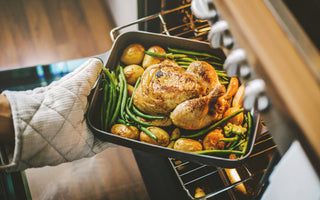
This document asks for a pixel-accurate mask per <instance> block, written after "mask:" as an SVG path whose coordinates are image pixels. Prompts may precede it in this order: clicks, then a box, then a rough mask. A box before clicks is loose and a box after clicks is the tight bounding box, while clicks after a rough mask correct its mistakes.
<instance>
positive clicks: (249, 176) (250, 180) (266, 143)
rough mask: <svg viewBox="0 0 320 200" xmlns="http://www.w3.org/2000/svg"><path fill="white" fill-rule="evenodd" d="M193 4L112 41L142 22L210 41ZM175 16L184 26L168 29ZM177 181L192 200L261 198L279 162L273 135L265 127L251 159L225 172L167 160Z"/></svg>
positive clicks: (166, 31) (159, 15)
mask: <svg viewBox="0 0 320 200" xmlns="http://www.w3.org/2000/svg"><path fill="white" fill-rule="evenodd" d="M190 6H191V5H190V4H188V3H187V4H184V5H181V6H178V7H177V8H174V9H170V10H162V11H161V12H160V13H157V14H154V15H150V16H147V17H144V18H140V19H138V20H136V21H133V22H132V23H129V24H126V25H124V26H119V27H116V28H114V29H112V30H111V31H110V37H111V39H112V41H114V40H115V39H116V37H117V36H118V35H119V34H120V33H121V31H123V30H124V29H126V28H128V27H131V26H133V25H137V24H140V23H147V22H153V21H155V20H157V21H158V22H160V26H161V31H160V33H161V34H166V35H171V36H177V37H185V38H190V39H195V40H201V41H207V35H208V33H209V31H210V29H211V27H210V25H209V24H208V22H207V21H206V20H199V19H196V18H195V17H194V15H193V14H192V11H191V9H190ZM173 13H179V15H182V16H183V17H182V18H183V20H182V22H183V23H181V24H179V25H176V24H175V25H174V26H169V25H168V24H167V22H166V18H167V17H170V15H171V14H173ZM168 160H169V162H170V164H171V166H172V168H173V170H174V172H175V174H176V175H177V178H178V179H179V182H180V184H181V186H182V187H183V189H184V190H185V191H186V193H187V195H188V196H189V197H190V199H195V200H200V199H223V200H225V199H258V198H259V197H260V195H261V194H262V193H263V191H264V189H265V188H266V186H267V185H268V177H269V175H270V173H271V171H272V169H273V167H274V166H275V164H276V163H277V162H278V161H279V154H278V151H277V147H276V145H275V144H274V142H273V140H272V136H271V135H270V134H269V132H268V130H267V129H266V128H265V127H264V128H262V131H261V133H260V134H259V136H258V137H257V139H256V142H255V145H254V148H253V152H252V154H251V156H250V157H249V159H248V160H247V161H246V163H245V164H243V165H242V166H240V167H237V168H236V169H224V168H219V167H214V166H208V165H201V164H196V163H192V162H190V161H181V160H176V159H174V158H168ZM197 188H201V189H202V190H203V191H204V192H205V194H206V195H205V196H202V197H198V198H195V197H194V195H195V190H196V189H197Z"/></svg>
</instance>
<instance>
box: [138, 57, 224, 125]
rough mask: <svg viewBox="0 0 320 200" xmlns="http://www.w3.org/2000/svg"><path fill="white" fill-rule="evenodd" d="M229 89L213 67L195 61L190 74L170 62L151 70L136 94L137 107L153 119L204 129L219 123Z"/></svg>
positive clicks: (189, 71) (150, 68) (143, 76)
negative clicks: (162, 119)
mask: <svg viewBox="0 0 320 200" xmlns="http://www.w3.org/2000/svg"><path fill="white" fill-rule="evenodd" d="M225 92H226V89H225V87H224V86H223V85H221V84H220V82H219V79H218V75H217V73H216V71H215V69H214V68H213V66H211V65H210V64H208V63H207V62H204V61H194V62H192V63H191V64H190V66H189V67H188V69H187V70H185V69H183V68H181V67H180V66H179V65H177V64H175V63H174V62H171V61H164V62H162V63H160V64H156V65H152V66H150V67H148V68H147V69H146V70H145V72H144V73H143V75H142V77H141V83H140V84H139V86H138V88H137V90H136V91H135V93H134V98H133V100H134V102H133V103H134V105H135V106H136V107H137V108H139V109H140V110H141V111H143V112H145V113H148V114H153V115H167V116H170V119H171V120H172V122H173V124H174V125H176V126H178V127H181V128H184V129H190V130H196V129H201V128H203V127H205V126H208V125H210V124H211V123H212V122H214V121H216V120H218V119H220V118H221V117H222V114H223V112H224V111H225V109H226V107H227V106H226V104H227V102H226V101H224V98H219V97H223V95H224V94H225Z"/></svg>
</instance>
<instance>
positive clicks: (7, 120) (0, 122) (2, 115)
mask: <svg viewBox="0 0 320 200" xmlns="http://www.w3.org/2000/svg"><path fill="white" fill-rule="evenodd" d="M0 145H1V146H3V145H8V146H9V147H10V150H12V151H13V147H14V129H13V120H12V112H11V107H10V103H9V101H8V99H7V97H6V96H4V95H0Z"/></svg>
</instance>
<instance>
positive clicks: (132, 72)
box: [123, 64, 144, 85]
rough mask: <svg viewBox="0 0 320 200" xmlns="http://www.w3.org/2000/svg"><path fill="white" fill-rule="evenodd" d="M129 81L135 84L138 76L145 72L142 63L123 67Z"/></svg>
mask: <svg viewBox="0 0 320 200" xmlns="http://www.w3.org/2000/svg"><path fill="white" fill-rule="evenodd" d="M123 72H124V76H125V77H126V80H127V83H129V84H130V85H134V84H135V83H136V81H137V80H138V78H139V77H140V76H141V75H142V74H143V72H144V69H143V68H142V67H141V66H140V65H136V64H132V65H128V66H126V67H125V68H124V69H123Z"/></svg>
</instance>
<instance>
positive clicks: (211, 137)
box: [203, 128, 226, 150]
mask: <svg viewBox="0 0 320 200" xmlns="http://www.w3.org/2000/svg"><path fill="white" fill-rule="evenodd" d="M222 138H224V135H223V132H222V129H221V128H216V129H214V130H212V131H210V132H209V133H208V134H207V135H206V136H205V137H204V140H203V148H204V149H205V150H212V149H224V146H225V144H226V143H225V142H223V141H221V139H222Z"/></svg>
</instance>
